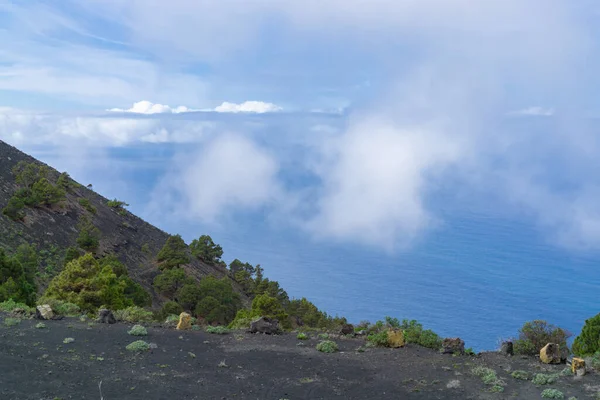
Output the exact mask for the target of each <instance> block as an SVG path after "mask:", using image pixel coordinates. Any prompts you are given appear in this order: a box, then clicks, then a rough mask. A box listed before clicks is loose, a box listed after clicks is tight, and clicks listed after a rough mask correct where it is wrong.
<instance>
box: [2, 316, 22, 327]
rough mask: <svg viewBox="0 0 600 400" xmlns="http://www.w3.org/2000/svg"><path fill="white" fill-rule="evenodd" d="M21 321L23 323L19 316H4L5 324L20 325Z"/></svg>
mask: <svg viewBox="0 0 600 400" xmlns="http://www.w3.org/2000/svg"><path fill="white" fill-rule="evenodd" d="M20 323H21V320H20V319H19V318H11V317H7V318H4V326H15V325H19V324H20Z"/></svg>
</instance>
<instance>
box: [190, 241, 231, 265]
mask: <svg viewBox="0 0 600 400" xmlns="http://www.w3.org/2000/svg"><path fill="white" fill-rule="evenodd" d="M190 249H191V251H192V255H193V256H194V257H198V258H199V259H201V260H202V261H204V262H205V263H208V264H212V265H216V264H219V263H220V262H221V257H222V256H223V249H222V248H221V246H219V245H218V244H215V242H213V240H212V238H211V237H210V236H208V235H202V236H200V238H198V239H194V240H192V243H190Z"/></svg>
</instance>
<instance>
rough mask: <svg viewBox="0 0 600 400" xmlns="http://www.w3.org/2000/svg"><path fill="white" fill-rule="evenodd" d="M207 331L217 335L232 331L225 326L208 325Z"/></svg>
mask: <svg viewBox="0 0 600 400" xmlns="http://www.w3.org/2000/svg"><path fill="white" fill-rule="evenodd" d="M205 331H206V332H207V333H212V334H215V335H224V334H226V333H229V332H230V331H229V329H227V328H226V327H224V326H207V327H206V329H205Z"/></svg>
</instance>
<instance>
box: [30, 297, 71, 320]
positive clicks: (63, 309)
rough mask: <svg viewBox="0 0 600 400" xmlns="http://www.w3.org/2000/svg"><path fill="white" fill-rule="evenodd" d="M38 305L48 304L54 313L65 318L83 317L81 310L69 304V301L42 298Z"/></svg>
mask: <svg viewBox="0 0 600 400" xmlns="http://www.w3.org/2000/svg"><path fill="white" fill-rule="evenodd" d="M38 304H48V305H49V306H50V308H51V309H52V311H53V312H54V313H55V314H57V315H63V316H65V317H77V316H79V315H81V308H79V306H78V305H77V304H73V303H69V302H68V301H64V300H58V299H53V298H41V299H40V300H39V301H38Z"/></svg>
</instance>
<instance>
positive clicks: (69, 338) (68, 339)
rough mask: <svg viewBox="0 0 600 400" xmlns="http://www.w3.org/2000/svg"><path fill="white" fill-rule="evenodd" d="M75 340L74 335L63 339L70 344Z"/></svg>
mask: <svg viewBox="0 0 600 400" xmlns="http://www.w3.org/2000/svg"><path fill="white" fill-rule="evenodd" d="M74 341H75V339H73V338H72V337H68V338H65V339H64V340H63V343H64V344H69V343H73V342H74Z"/></svg>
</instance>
